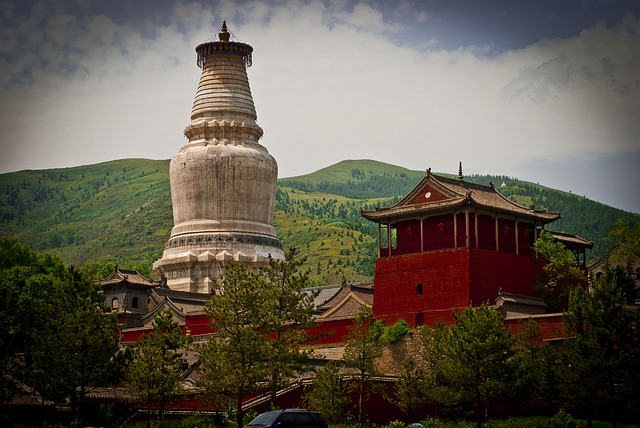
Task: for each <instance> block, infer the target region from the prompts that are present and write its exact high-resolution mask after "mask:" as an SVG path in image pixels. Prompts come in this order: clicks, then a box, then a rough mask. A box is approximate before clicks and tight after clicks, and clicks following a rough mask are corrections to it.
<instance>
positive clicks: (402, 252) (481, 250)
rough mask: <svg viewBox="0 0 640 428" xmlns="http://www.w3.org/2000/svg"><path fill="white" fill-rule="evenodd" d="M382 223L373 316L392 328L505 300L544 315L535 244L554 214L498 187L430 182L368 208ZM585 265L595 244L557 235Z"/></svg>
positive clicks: (429, 177)
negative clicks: (528, 205) (517, 199)
mask: <svg viewBox="0 0 640 428" xmlns="http://www.w3.org/2000/svg"><path fill="white" fill-rule="evenodd" d="M362 215H363V216H364V217H365V218H366V219H368V220H371V221H373V222H375V223H377V224H378V259H377V261H376V266H375V280H374V290H375V291H374V301H373V312H374V315H375V316H376V317H377V318H380V319H384V320H385V321H386V323H387V324H389V323H393V322H395V321H397V320H399V319H401V318H403V319H405V320H406V321H407V322H409V324H412V325H413V326H420V325H422V324H431V323H433V322H434V321H436V320H438V319H442V320H444V321H451V320H452V311H456V310H463V309H464V308H467V307H469V306H479V305H481V304H483V303H488V304H490V305H494V304H498V305H502V304H504V303H506V304H508V305H509V307H511V308H514V307H519V308H520V312H521V313H523V314H529V315H531V314H540V313H544V311H545V305H544V302H543V301H542V299H541V294H540V293H539V292H538V291H537V290H536V289H535V285H536V281H537V279H538V278H539V274H540V271H541V267H542V262H541V261H540V260H538V259H536V258H535V255H534V252H533V244H534V242H535V240H536V239H537V237H538V236H539V234H540V232H541V230H542V229H543V228H544V226H545V225H546V224H548V223H550V222H552V221H554V220H556V219H557V218H559V216H560V214H559V213H556V212H545V211H541V210H535V209H532V208H526V207H523V206H521V205H518V204H516V203H514V202H512V201H510V200H509V199H507V198H506V197H504V196H502V195H501V194H500V193H499V192H498V191H497V190H496V189H495V188H494V187H493V185H491V186H484V185H480V184H474V183H470V182H467V181H465V180H464V178H463V177H462V167H460V171H459V174H458V177H457V179H455V178H453V179H452V178H446V177H443V176H436V175H434V174H432V173H431V172H430V170H427V173H426V175H425V177H424V178H423V179H422V180H421V181H420V182H419V183H418V185H417V186H416V187H415V188H414V189H413V190H412V191H411V192H410V193H409V194H408V195H407V196H405V197H404V198H403V199H402V200H401V201H399V202H398V203H397V204H395V205H393V206H389V207H383V208H378V209H375V210H370V211H363V212H362ZM554 235H556V238H557V239H559V240H561V241H567V242H568V243H569V241H570V243H571V244H572V246H571V247H570V248H572V250H573V251H574V253H575V254H576V255H577V256H576V257H577V260H580V255H582V257H581V259H582V261H583V260H584V250H585V248H590V246H593V244H592V243H590V242H588V241H585V240H583V239H581V238H578V237H575V236H574V235H567V234H554Z"/></svg>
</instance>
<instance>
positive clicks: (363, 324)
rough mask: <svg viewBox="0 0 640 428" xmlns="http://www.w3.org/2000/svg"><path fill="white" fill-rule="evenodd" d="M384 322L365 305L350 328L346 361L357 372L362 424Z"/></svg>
mask: <svg viewBox="0 0 640 428" xmlns="http://www.w3.org/2000/svg"><path fill="white" fill-rule="evenodd" d="M383 332H384V324H382V322H381V321H378V320H376V319H375V318H374V316H373V312H372V311H371V308H369V307H366V306H363V307H362V308H361V309H360V311H359V312H358V315H357V316H356V318H355V319H354V322H353V324H352V326H351V327H350V328H349V333H348V335H347V344H346V346H345V350H344V357H343V359H344V362H345V363H346V365H347V367H351V368H352V369H353V370H355V371H356V373H357V379H358V380H357V387H358V424H359V425H360V426H362V409H363V400H364V393H365V385H367V384H368V383H369V382H370V380H371V377H372V376H374V375H375V374H376V370H375V361H376V359H378V358H379V357H380V356H381V355H382V347H383V342H382V340H381V337H382V333H383Z"/></svg>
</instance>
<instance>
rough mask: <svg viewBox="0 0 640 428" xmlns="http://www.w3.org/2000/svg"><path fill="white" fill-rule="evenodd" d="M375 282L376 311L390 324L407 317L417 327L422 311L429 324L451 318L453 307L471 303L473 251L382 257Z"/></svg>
mask: <svg viewBox="0 0 640 428" xmlns="http://www.w3.org/2000/svg"><path fill="white" fill-rule="evenodd" d="M450 217H451V220H453V215H451V216H450ZM374 284H375V285H374V289H375V293H374V300H373V313H374V315H375V316H376V317H378V318H381V319H384V320H385V322H386V323H387V324H390V323H394V322H396V321H397V320H399V319H400V318H403V319H405V320H406V321H407V322H408V323H409V324H410V325H412V326H414V325H415V321H416V315H417V314H419V313H423V314H424V322H425V323H432V322H433V321H435V320H437V319H438V318H443V319H445V320H450V319H451V310H452V309H455V308H465V307H467V306H468V304H469V250H467V249H459V250H451V249H450V250H442V251H431V252H426V253H416V254H407V255H402V256H397V257H391V258H379V259H378V260H376V271H375V280H374ZM418 284H422V294H418V288H419V285H418Z"/></svg>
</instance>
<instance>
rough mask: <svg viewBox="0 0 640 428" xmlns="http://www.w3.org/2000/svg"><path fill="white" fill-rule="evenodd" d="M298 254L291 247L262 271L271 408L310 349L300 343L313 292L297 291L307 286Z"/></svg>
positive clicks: (307, 325) (308, 323)
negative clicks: (279, 392)
mask: <svg viewBox="0 0 640 428" xmlns="http://www.w3.org/2000/svg"><path fill="white" fill-rule="evenodd" d="M297 256H298V251H297V250H296V249H295V248H290V249H288V250H287V252H286V254H285V259H284V260H275V259H270V260H269V266H268V267H267V268H265V269H263V270H262V271H261V273H262V275H263V276H264V277H265V285H266V289H265V295H264V303H265V305H266V307H265V311H266V317H267V318H266V319H265V321H266V323H267V325H266V329H267V330H268V331H269V332H270V333H271V335H272V340H271V341H270V342H269V343H268V345H269V347H268V353H267V355H266V357H267V365H268V368H269V372H270V374H269V384H270V385H269V389H270V392H271V407H273V408H275V407H277V403H276V393H277V391H278V390H279V389H280V388H282V387H284V386H286V384H288V379H289V378H291V376H292V375H293V374H294V373H295V372H296V371H297V369H300V368H301V367H303V366H304V362H305V361H306V360H307V359H308V353H309V352H308V351H305V350H302V349H300V345H302V344H303V343H304V342H305V341H306V340H307V339H308V338H307V334H306V331H307V330H308V329H309V328H310V327H311V323H312V322H313V321H312V315H313V310H314V307H315V306H314V302H313V298H314V296H313V295H311V294H307V293H302V292H301V291H300V290H301V289H303V288H305V287H308V286H309V275H308V274H307V273H305V272H300V271H299V268H300V266H301V265H302V264H303V263H304V262H305V260H306V259H305V258H298V257H297Z"/></svg>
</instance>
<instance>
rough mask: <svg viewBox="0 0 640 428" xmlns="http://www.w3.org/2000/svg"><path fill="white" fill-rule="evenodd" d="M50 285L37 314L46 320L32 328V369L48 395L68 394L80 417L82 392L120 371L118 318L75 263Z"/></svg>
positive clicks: (100, 383) (83, 400)
mask: <svg viewBox="0 0 640 428" xmlns="http://www.w3.org/2000/svg"><path fill="white" fill-rule="evenodd" d="M54 286H56V287H57V289H56V290H55V294H54V295H53V296H51V299H50V300H49V301H48V302H47V304H48V305H47V306H48V308H46V309H44V310H43V312H42V313H41V314H40V315H41V316H46V317H47V322H46V324H45V325H42V326H40V328H39V329H38V330H37V331H35V332H34V339H35V346H34V348H33V351H32V362H33V369H34V370H33V373H37V374H39V377H41V381H42V383H43V385H44V386H45V393H46V394H48V395H49V396H51V397H52V398H54V399H61V398H64V397H70V399H71V405H72V408H73V409H75V414H76V418H77V419H78V420H83V417H84V411H83V410H84V407H85V406H84V403H85V396H86V394H87V393H88V392H90V391H91V389H93V388H94V387H98V386H105V385H107V384H109V383H110V382H113V381H115V380H117V379H118V378H120V377H121V375H122V362H123V361H122V358H121V355H120V352H119V344H118V332H119V325H118V320H117V319H116V317H115V315H114V314H110V313H107V310H106V308H105V307H104V305H103V297H102V295H101V294H99V293H98V290H97V288H96V287H95V286H94V285H93V284H91V283H88V282H87V281H85V280H83V279H82V278H81V275H80V273H79V272H78V271H76V270H74V269H73V268H70V269H69V270H68V271H66V273H65V275H64V276H63V277H62V278H59V280H58V281H56V282H54Z"/></svg>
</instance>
